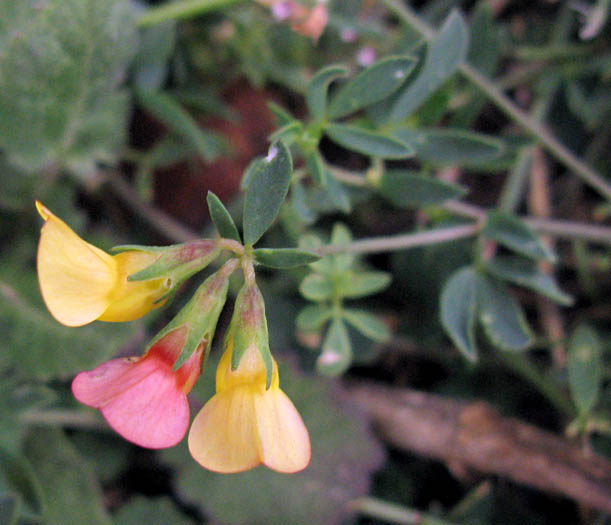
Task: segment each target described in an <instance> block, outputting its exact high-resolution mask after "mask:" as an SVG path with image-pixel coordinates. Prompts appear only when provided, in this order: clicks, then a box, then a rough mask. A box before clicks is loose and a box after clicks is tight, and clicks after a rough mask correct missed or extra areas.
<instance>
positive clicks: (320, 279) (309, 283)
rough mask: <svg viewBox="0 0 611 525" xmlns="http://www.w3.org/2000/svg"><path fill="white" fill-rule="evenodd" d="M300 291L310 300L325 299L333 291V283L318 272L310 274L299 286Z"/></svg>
mask: <svg viewBox="0 0 611 525" xmlns="http://www.w3.org/2000/svg"><path fill="white" fill-rule="evenodd" d="M299 291H300V292H301V295H303V296H304V297H305V298H306V299H309V300H310V301H324V300H326V299H329V298H330V297H331V294H332V293H333V283H331V281H329V279H327V278H326V277H325V276H323V275H320V274H318V273H312V274H310V275H308V276H307V277H306V278H305V279H304V280H303V281H301V285H300V286H299Z"/></svg>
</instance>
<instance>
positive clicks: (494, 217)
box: [483, 211, 556, 262]
mask: <svg viewBox="0 0 611 525" xmlns="http://www.w3.org/2000/svg"><path fill="white" fill-rule="evenodd" d="M483 233H484V235H485V236H486V237H488V238H489V239H492V240H493V241H496V242H498V243H499V244H502V245H503V246H505V247H506V248H509V249H510V250H513V251H515V252H518V253H520V254H522V255H525V256H526V257H531V258H532V259H547V260H548V261H552V262H553V261H555V259H556V257H555V255H554V254H553V253H552V252H551V251H550V250H549V249H548V248H547V246H545V245H544V244H543V243H542V242H541V239H540V238H539V237H538V236H537V235H536V234H535V233H534V232H533V231H532V230H531V229H530V227H528V226H527V225H526V224H525V223H524V222H523V221H521V220H520V219H518V218H517V217H514V216H513V215H509V214H508V213H503V212H500V211H491V212H489V213H488V218H487V220H486V224H485V226H484V229H483Z"/></svg>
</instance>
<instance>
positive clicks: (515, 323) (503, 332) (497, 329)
mask: <svg viewBox="0 0 611 525" xmlns="http://www.w3.org/2000/svg"><path fill="white" fill-rule="evenodd" d="M477 293H478V305H477V308H478V314H479V320H480V322H481V323H482V326H483V327H484V333H485V334H486V336H487V337H488V339H490V341H491V342H492V344H494V345H495V346H497V347H498V348H500V349H501V350H511V351H519V350H525V349H526V348H528V347H529V346H530V345H531V344H532V343H533V341H534V338H533V334H532V331H531V329H530V327H529V326H528V323H527V321H526V318H525V316H524V312H523V311H522V308H521V307H520V305H519V303H517V302H516V300H515V299H514V298H513V297H512V296H511V294H510V293H509V291H508V290H507V288H505V286H503V285H502V284H501V283H499V282H496V281H494V280H493V279H491V278H490V277H486V276H482V275H480V276H479V283H478V290H477Z"/></svg>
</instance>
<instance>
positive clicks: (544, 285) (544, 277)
mask: <svg viewBox="0 0 611 525" xmlns="http://www.w3.org/2000/svg"><path fill="white" fill-rule="evenodd" d="M486 270H487V271H488V272H489V273H490V274H491V275H494V276H495V277H497V278H498V279H502V280H504V281H509V282H510V283H514V284H518V285H520V286H524V287H526V288H530V289H531V290H533V291H535V292H538V293H540V294H541V295H545V296H546V297H548V298H549V299H551V300H552V301H555V302H557V303H559V304H562V305H565V306H570V305H571V304H573V298H572V297H571V296H570V295H569V294H567V293H565V292H563V291H562V290H561V289H560V288H559V287H558V285H557V284H556V281H555V279H554V278H553V277H552V276H551V275H548V274H546V273H543V272H542V271H541V270H539V268H538V267H537V264H536V263H535V262H534V261H531V260H530V259H525V258H524V257H519V256H517V255H514V256H511V255H500V256H496V257H493V258H492V259H489V260H488V261H487V262H486Z"/></svg>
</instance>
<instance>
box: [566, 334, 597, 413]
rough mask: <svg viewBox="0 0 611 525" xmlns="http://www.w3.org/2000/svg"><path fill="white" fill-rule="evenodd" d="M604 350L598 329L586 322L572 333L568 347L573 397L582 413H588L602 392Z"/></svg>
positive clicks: (570, 384) (570, 383)
mask: <svg viewBox="0 0 611 525" xmlns="http://www.w3.org/2000/svg"><path fill="white" fill-rule="evenodd" d="M601 354H602V350H601V342H600V339H599V337H598V334H597V333H596V331H595V330H594V329H593V328H592V327H590V326H588V325H585V324H582V325H579V326H578V327H577V329H576V330H575V331H574V332H573V334H572V335H571V339H570V340H569V349H568V372H569V386H570V388H571V397H572V398H573V402H574V403H575V406H576V407H577V409H578V410H579V413H580V414H588V413H589V412H590V410H592V408H594V405H595V404H596V401H597V400H598V397H599V394H600V387H601V380H602V369H603V367H602V355H601Z"/></svg>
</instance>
